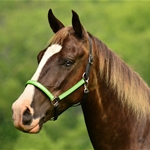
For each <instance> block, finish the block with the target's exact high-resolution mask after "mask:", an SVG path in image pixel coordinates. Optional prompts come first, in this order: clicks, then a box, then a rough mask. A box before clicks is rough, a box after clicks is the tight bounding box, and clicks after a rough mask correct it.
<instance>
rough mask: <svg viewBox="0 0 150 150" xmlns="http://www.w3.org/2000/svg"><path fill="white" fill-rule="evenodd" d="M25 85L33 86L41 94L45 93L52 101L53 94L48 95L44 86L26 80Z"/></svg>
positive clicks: (48, 92)
mask: <svg viewBox="0 0 150 150" xmlns="http://www.w3.org/2000/svg"><path fill="white" fill-rule="evenodd" d="M27 84H31V85H34V86H35V87H37V88H39V89H40V90H41V91H42V92H43V93H45V94H46V95H47V96H48V97H49V99H50V100H53V99H54V96H53V94H52V93H50V91H49V90H48V89H47V88H46V87H45V86H43V85H42V84H41V83H39V82H37V81H34V80H28V81H27V82H26V85H27Z"/></svg>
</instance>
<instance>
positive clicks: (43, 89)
mask: <svg viewBox="0 0 150 150" xmlns="http://www.w3.org/2000/svg"><path fill="white" fill-rule="evenodd" d="M27 84H31V85H34V86H35V87H37V88H39V89H40V90H41V91H42V92H43V93H45V94H46V95H47V96H48V97H49V99H50V100H51V101H53V100H54V98H55V96H54V95H53V94H52V93H51V92H50V91H49V90H48V89H47V88H46V87H45V86H43V85H42V84H41V83H39V82H37V81H34V80H28V81H27V82H26V85H27ZM83 84H85V81H84V79H81V80H80V81H79V82H78V83H77V84H75V85H74V86H73V87H71V88H70V89H68V90H67V91H66V92H64V93H62V94H61V95H59V96H58V98H59V100H62V99H64V98H65V97H67V96H68V95H70V94H71V93H72V92H74V91H75V90H77V89H78V88H79V87H80V86H82V85H83Z"/></svg>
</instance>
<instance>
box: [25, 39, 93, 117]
mask: <svg viewBox="0 0 150 150" xmlns="http://www.w3.org/2000/svg"><path fill="white" fill-rule="evenodd" d="M88 40H89V46H90V48H89V58H88V63H87V66H86V70H85V72H84V73H83V76H82V79H81V80H80V81H79V82H77V83H76V84H75V85H74V86H72V87H71V88H70V89H68V90H67V91H66V92H64V93H62V94H61V95H59V96H54V95H53V94H52V93H51V92H50V91H49V90H48V89H47V88H46V87H45V86H44V85H42V84H41V83H39V82H37V81H34V80H28V81H27V82H26V85H27V84H31V85H34V86H35V87H37V88H38V89H40V90H41V91H42V92H43V93H44V94H45V95H46V96H47V97H48V98H49V99H50V101H51V103H52V105H53V106H54V111H55V112H54V117H52V118H51V119H50V120H56V119H57V118H58V113H57V107H58V105H59V101H61V100H63V99H64V98H65V97H67V96H68V95H70V94H71V93H73V92H74V91H76V90H77V89H78V88H79V87H81V86H82V85H84V98H83V99H82V101H84V99H85V97H86V95H87V93H88V92H89V90H88V88H87V84H88V81H89V73H90V66H91V64H92V63H93V56H92V41H91V39H90V38H89V39H88ZM82 101H81V102H82ZM81 102H79V103H78V104H76V106H78V105H80V104H81Z"/></svg>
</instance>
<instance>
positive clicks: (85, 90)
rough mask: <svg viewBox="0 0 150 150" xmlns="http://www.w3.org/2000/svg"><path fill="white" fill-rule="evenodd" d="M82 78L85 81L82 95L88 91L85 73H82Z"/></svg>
mask: <svg viewBox="0 0 150 150" xmlns="http://www.w3.org/2000/svg"><path fill="white" fill-rule="evenodd" d="M82 77H83V79H84V81H85V83H84V93H85V94H87V93H89V90H88V87H87V84H88V82H89V78H86V73H85V72H84V73H83V76H82Z"/></svg>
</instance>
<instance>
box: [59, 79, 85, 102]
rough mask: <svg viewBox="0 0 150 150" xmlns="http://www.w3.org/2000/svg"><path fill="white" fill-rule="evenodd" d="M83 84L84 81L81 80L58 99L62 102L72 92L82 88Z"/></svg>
mask: <svg viewBox="0 0 150 150" xmlns="http://www.w3.org/2000/svg"><path fill="white" fill-rule="evenodd" d="M84 83H85V81H84V79H81V80H80V81H79V82H78V83H76V84H75V85H74V86H73V87H71V88H70V89H69V90H67V91H66V92H64V93H62V94H61V95H59V96H58V97H59V99H60V100H62V99H64V98H65V97H67V96H68V95H70V94H71V93H72V92H74V91H75V90H76V89H78V88H79V87H80V86H82V85H83V84H84Z"/></svg>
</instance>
